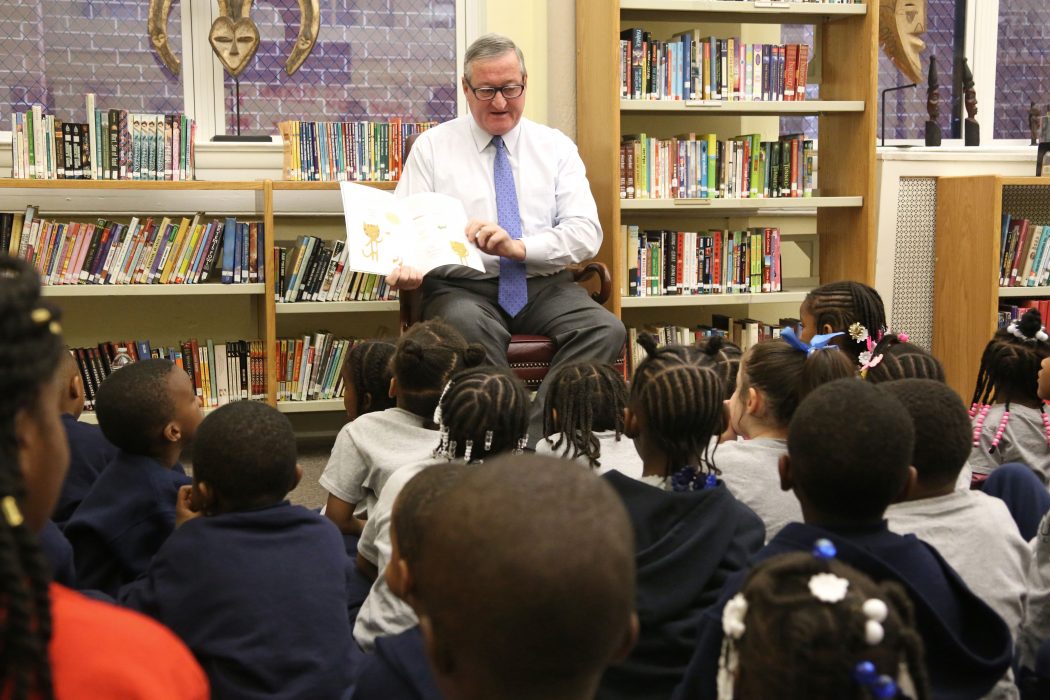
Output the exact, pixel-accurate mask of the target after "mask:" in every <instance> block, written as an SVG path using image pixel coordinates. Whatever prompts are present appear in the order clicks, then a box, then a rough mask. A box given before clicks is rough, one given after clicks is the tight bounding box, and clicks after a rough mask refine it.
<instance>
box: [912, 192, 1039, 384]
mask: <svg viewBox="0 0 1050 700" xmlns="http://www.w3.org/2000/svg"><path fill="white" fill-rule="evenodd" d="M1048 283H1050V178H1046V177H1043V178H1037V177H997V176H991V175H987V176H970V177H942V178H938V181H937V238H936V259H935V264H934V295H933V352H934V354H935V355H937V357H939V358H941V361H942V362H943V363H944V370H945V374H946V376H947V380H948V383H949V384H950V385H951V386H952V388H953V389H955V390H956V391H957V392H959V394H960V395H962V396H969V395H970V394H971V393H972V392H973V387H974V383H975V382H976V380H977V370H978V367H979V366H980V361H981V354H982V352H983V351H984V347H985V344H986V343H987V342H988V340H989V339H990V338H991V337H992V334H993V333H995V331H996V328H997V327H998V326H999V325H1000V324H1001V323H1003V322H1004V321H1005V322H1008V321H1009V319H1010V318H1014V317H1017V316H1019V315H1020V313H1021V312H1023V310H1024V309H1026V308H1029V307H1035V308H1039V309H1040V311H1047V310H1050V308H1048V306H1050V305H1047V303H1046V301H1045V297H1048V296H1050V284H1048ZM1045 322H1046V317H1045V316H1044V323H1045Z"/></svg>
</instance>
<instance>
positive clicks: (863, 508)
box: [673, 379, 1012, 700]
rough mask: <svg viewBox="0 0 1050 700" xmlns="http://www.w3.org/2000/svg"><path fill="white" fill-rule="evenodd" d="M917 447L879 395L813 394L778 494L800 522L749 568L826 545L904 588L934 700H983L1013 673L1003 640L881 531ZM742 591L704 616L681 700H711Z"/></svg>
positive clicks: (943, 575) (915, 550) (796, 428)
mask: <svg viewBox="0 0 1050 700" xmlns="http://www.w3.org/2000/svg"><path fill="white" fill-rule="evenodd" d="M914 442H915V429H914V427H913V426H912V421H911V418H910V416H909V415H908V413H907V411H906V410H905V408H904V407H903V406H902V405H901V403H900V402H899V401H897V399H895V398H894V397H893V396H891V395H890V394H889V393H888V392H886V391H884V390H882V389H880V388H879V387H876V386H873V385H871V384H868V383H867V382H861V381H857V380H855V379H840V380H838V381H834V382H830V383H828V384H825V385H823V386H821V387H818V388H817V389H815V390H814V391H813V392H812V393H810V395H809V396H807V397H806V398H805V400H804V401H803V402H802V404H801V405H800V406H799V407H798V410H797V411H795V416H794V418H792V420H791V426H790V428H789V432H788V454H787V455H786V456H784V457H782V458H781V462H780V474H781V482H782V485H783V487H785V488H791V489H793V490H794V491H795V495H796V496H797V497H798V500H799V502H800V503H801V505H802V513H803V515H804V517H805V520H806V522H805V523H791V524H789V525H787V526H785V527H784V529H782V530H781V531H780V533H779V534H777V536H776V537H774V538H773V539H772V540H771V541H770V542H769V544H767V545H766V546H765V547H764V548H763V549H762V551H761V552H759V553H758V554H757V555H756V556H755V557H754V558H753V559H752V564H757V563H759V562H760V561H764V560H766V559H769V558H772V557H775V556H777V555H779V554H784V553H787V552H794V551H804V552H809V551H811V550H812V549H813V546H814V544H813V543H814V542H816V541H818V540H822V539H826V540H829V541H830V543H831V545H832V546H833V548H834V549H835V550H837V553H838V554H837V556H838V558H839V560H841V561H843V562H844V563H846V564H849V565H850V566H853V567H854V568H856V569H858V570H859V571H861V572H863V573H865V574H867V575H868V576H870V577H871V578H872V579H873V580H875V581H878V582H882V581H887V580H888V581H896V582H897V583H899V584H900V585H902V586H903V587H904V589H905V592H906V593H907V594H908V597H909V598H910V600H911V602H912V605H913V606H914V607H915V619H916V621H917V623H918V624H917V627H918V632H919V634H920V635H921V636H922V639H923V641H924V643H925V645H926V652H927V656H926V659H927V664H928V672H929V677H930V686H931V689H932V692H933V697H938V698H942V697H943V698H964V697H966V698H979V697H982V696H983V695H985V694H986V693H987V692H988V691H989V690H991V689H992V688H993V687H994V686H995V685H996V684H997V683H998V682H999V681H1000V680H1001V679H1002V678H1003V676H1004V675H1005V674H1006V672H1007V669H1008V668H1009V665H1010V659H1011V653H1012V642H1011V638H1010V630H1009V628H1008V627H1007V625H1006V623H1005V622H1003V620H1002V618H1000V617H999V615H998V614H996V613H995V611H994V610H992V609H991V608H990V607H988V605H987V604H986V603H985V602H984V601H982V600H981V599H980V598H978V597H977V596H976V595H975V594H974V593H973V592H971V591H970V589H969V588H968V587H967V586H966V584H965V583H964V582H963V580H962V579H961V578H960V577H959V575H958V574H957V573H956V572H955V570H954V569H952V568H951V566H950V565H949V564H948V563H947V562H946V561H945V560H944V559H943V558H942V557H941V556H940V554H938V553H937V551H936V550H935V549H934V548H933V547H931V546H930V545H928V544H926V543H925V542H923V541H921V540H919V539H918V538H917V537H915V536H914V535H898V534H896V533H894V532H891V531H890V530H889V528H888V527H887V525H886V521H885V520H883V516H884V514H885V511H886V508H887V506H889V504H890V503H891V502H893V501H894V500H895V499H897V498H898V497H899V496H900V495H901V494H903V493H906V492H907V489H908V488H909V485H910V483H911V482H913V481H914V479H915V470H914V469H913V468H912V467H911V466H909V465H910V462H911V460H912V455H913V449H914ZM743 579H744V576H743V575H742V574H737V575H734V576H733V577H732V578H730V579H729V580H728V581H726V583H725V586H724V587H723V589H722V595H721V599H720V600H719V601H718V603H716V604H715V605H712V606H711V607H710V608H708V609H707V610H706V611H705V612H704V614H703V618H702V620H701V623H700V628H699V637H698V641H697V645H696V650H695V652H694V654H693V658H692V661H691V662H690V665H689V670H688V671H687V672H686V675H685V678H684V680H683V683H682V684H681V685H680V686H679V687H678V689H677V690H676V691H675V694H674V696H673V697H674V698H675V699H676V700H685V699H686V698H689V699H690V700H695V699H703V700H711V699H713V698H715V697H716V684H715V678H716V675H717V674H716V669H717V667H718V660H719V654H720V651H721V648H722V642H723V627H722V612H723V608H724V607H725V605H726V603H727V602H728V601H729V599H730V598H732V597H733V596H734V595H735V594H736V593H737V592H738V591H739V590H740V588H741V586H742V585H743Z"/></svg>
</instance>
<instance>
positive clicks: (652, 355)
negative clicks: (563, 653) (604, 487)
mask: <svg viewBox="0 0 1050 700" xmlns="http://www.w3.org/2000/svg"><path fill="white" fill-rule="evenodd" d="M639 342H640V343H641V345H642V347H643V348H645V350H646V352H647V353H648V357H647V358H646V359H645V360H644V361H643V362H642V363H641V364H639V366H638V369H637V370H635V373H634V378H633V381H632V382H631V392H630V397H629V399H628V403H627V411H626V414H625V421H624V422H625V431H626V434H627V435H628V436H629V437H631V438H633V440H634V444H635V447H636V449H637V450H638V455H639V457H640V458H641V459H642V464H643V476H642V478H641V480H637V479H632V478H630V477H627V476H625V475H623V474H621V473H619V472H616V471H610V472H608V473H606V474H605V475H603V476H602V478H603V479H607V480H608V482H609V484H610V485H611V486H612V487H613V488H614V489H615V490H616V492H617V493H618V494H619V495H620V498H622V499H623V502H624V505H625V506H626V507H627V512H628V514H629V515H630V517H631V523H632V525H633V529H634V533H635V559H636V564H637V572H638V588H637V605H636V608H637V610H638V616H639V621H640V623H641V637H640V639H639V641H638V645H637V647H635V649H634V650H633V651H632V652H631V654H630V655H629V656H628V657H627V658H626V659H625V660H624V661H623V662H622V663H619V664H617V665H615V666H612V667H610V668H609V669H608V670H607V671H606V672H605V674H604V676H603V678H602V682H601V687H600V689H599V692H598V694H597V697H598V698H602V699H610V698H624V699H625V700H626V699H627V698H632V699H638V698H652V699H653V700H656V698H661V699H665V698H668V697H670V695H671V692H672V691H673V690H674V687H675V686H676V685H677V684H678V682H679V681H680V680H681V677H682V675H683V674H684V672H685V669H686V666H687V665H688V663H689V658H690V656H691V655H692V652H693V647H694V645H695V640H696V638H695V635H694V630H695V629H696V627H697V624H698V623H699V620H700V617H701V615H702V613H703V611H704V609H705V608H707V607H708V606H709V605H711V604H712V603H714V602H715V601H716V600H717V599H718V595H719V590H720V589H721V587H722V583H723V582H724V581H725V580H726V578H727V577H728V576H730V575H731V574H733V573H734V572H737V571H741V570H743V569H745V568H746V567H747V561H748V558H749V557H750V555H751V554H753V553H754V552H756V551H758V549H759V548H761V547H762V543H763V542H764V541H765V528H764V527H763V526H762V521H761V520H759V518H758V516H756V515H755V514H754V513H753V512H752V511H751V510H750V509H749V508H748V507H747V506H745V505H743V504H742V503H740V502H739V501H738V500H736V498H734V497H733V495H732V494H731V493H730V492H729V490H728V489H727V488H726V487H725V485H724V484H723V483H722V482H721V481H720V480H718V478H717V470H716V468H715V466H714V464H713V462H712V460H711V454H710V453H711V450H712V438H713V437H715V436H716V435H718V434H719V433H720V432H721V431H722V429H723V422H724V421H723V416H724V411H723V396H724V389H723V386H722V380H721V379H720V378H719V376H718V375H717V374H715V372H714V371H712V370H711V369H708V368H704V367H700V366H698V365H697V364H695V363H694V362H693V359H694V356H695V353H696V349H695V348H685V347H683V346H680V345H669V346H666V347H657V345H656V340H655V338H653V337H652V336H648V335H644V334H643V335H642V336H641V337H640V338H639Z"/></svg>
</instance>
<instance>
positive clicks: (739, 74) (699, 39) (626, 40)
mask: <svg viewBox="0 0 1050 700" xmlns="http://www.w3.org/2000/svg"><path fill="white" fill-rule="evenodd" d="M809 56H810V50H809V46H807V45H805V44H750V43H747V42H744V41H741V39H740V37H730V38H728V39H717V38H715V37H704V36H702V35H701V31H700V30H699V29H693V30H690V31H685V32H681V33H679V34H675V35H674V36H673V37H672V38H671V39H670V40H667V41H662V40H660V39H654V38H653V36H652V34H650V33H649V32H647V31H645V30H644V29H640V28H637V27H632V28H629V29H624V30H623V31H621V32H620V97H621V98H625V99H633V100H716V101H727V102H732V101H796V100H805V99H806V73H807V72H808V69H809Z"/></svg>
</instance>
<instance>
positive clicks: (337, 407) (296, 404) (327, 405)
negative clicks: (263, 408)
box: [277, 399, 346, 413]
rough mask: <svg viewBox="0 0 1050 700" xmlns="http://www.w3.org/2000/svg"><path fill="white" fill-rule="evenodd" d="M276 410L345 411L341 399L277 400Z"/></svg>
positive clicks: (284, 411) (283, 411)
mask: <svg viewBox="0 0 1050 700" xmlns="http://www.w3.org/2000/svg"><path fill="white" fill-rule="evenodd" d="M277 410H278V411H280V412H281V413H324V412H330V411H345V410H346V407H345V406H343V400H342V399H315V400H313V401H278V402H277Z"/></svg>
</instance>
